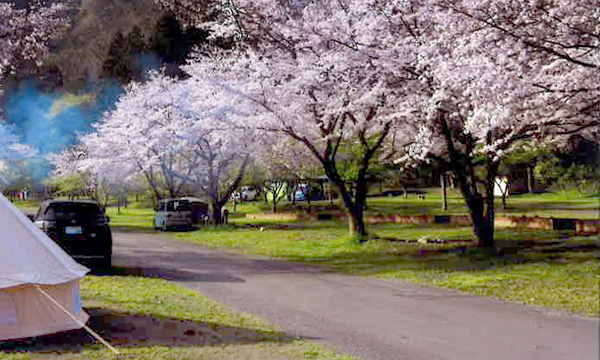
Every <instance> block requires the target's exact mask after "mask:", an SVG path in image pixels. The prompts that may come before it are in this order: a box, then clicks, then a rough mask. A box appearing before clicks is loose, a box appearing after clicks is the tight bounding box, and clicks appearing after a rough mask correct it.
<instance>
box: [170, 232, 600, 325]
mask: <svg viewBox="0 0 600 360" xmlns="http://www.w3.org/2000/svg"><path fill="white" fill-rule="evenodd" d="M371 229H372V230H373V231H374V232H375V233H377V234H378V235H380V236H385V237H393V238H396V239H402V240H407V241H410V240H412V241H415V240H418V239H423V240H424V239H442V240H462V241H464V242H462V243H461V242H459V243H458V244H438V243H426V244H422V243H419V242H407V243H402V242H392V241H387V240H372V241H369V242H367V243H366V244H363V245H356V244H354V243H353V242H352V241H350V240H348V238H347V236H346V228H345V226H344V224H343V223H339V222H316V221H315V222H305V223H302V224H296V225H290V224H287V225H286V224H284V225H282V224H278V225H271V226H269V225H263V231H260V229H259V228H257V227H248V226H228V227H222V228H205V229H202V230H197V231H194V232H187V233H178V234H174V236H175V237H176V238H177V239H179V240H181V241H186V242H192V243H195V244H199V245H205V246H212V247H226V248H232V249H235V250H236V251H239V252H242V253H254V254H262V255H267V256H272V257H276V258H280V259H286V260H293V261H302V262H305V263H309V264H313V265H317V266H322V267H324V268H326V269H330V270H331V271H342V272H346V273H349V274H356V275H367V276H376V277H383V278H392V279H402V280H408V281H417V282H423V283H427V284H431V285H435V286H441V287H447V288H451V289H456V290H461V291H466V292H469V293H472V294H478V295H485V296H493V297H496V298H499V299H504V300H509V301H514V302H520V303H525V304H532V305H539V306H548V307H552V308H555V309H560V310H565V311H569V312H573V313H579V314H586V315H591V316H598V315H600V308H599V301H598V299H600V294H599V283H598V281H599V275H598V271H599V270H600V262H599V261H598V259H597V258H594V254H593V253H592V252H572V251H567V252H564V253H562V254H558V258H556V255H541V254H529V253H520V254H519V253H517V254H513V255H510V256H507V257H506V258H505V259H500V260H498V259H492V260H490V259H489V258H485V257H484V256H482V255H481V254H478V253H477V252H476V251H473V250H467V249H466V244H467V241H469V240H470V239H471V238H472V232H471V229H470V228H446V227H443V226H431V225H430V226H417V225H402V224H393V225H377V226H372V227H371ZM559 236H560V235H559V234H558V233H557V232H553V231H535V230H511V229H505V230H499V231H498V232H497V239H498V240H500V241H505V242H510V241H516V240H530V239H537V240H552V239H555V238H557V237H559ZM593 240H594V238H593V237H577V238H572V239H569V240H568V243H579V244H591V243H593ZM457 247H464V248H465V249H464V250H462V251H456V249H457ZM453 249H454V251H453Z"/></svg>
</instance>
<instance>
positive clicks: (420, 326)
mask: <svg viewBox="0 0 600 360" xmlns="http://www.w3.org/2000/svg"><path fill="white" fill-rule="evenodd" d="M114 250H115V255H114V260H113V263H114V266H115V267H116V270H117V271H119V268H125V269H121V270H120V271H123V272H127V273H131V274H140V275H146V276H157V277H162V278H165V279H168V280H173V281H176V282H178V283H180V284H182V285H184V286H187V287H190V288H194V289H198V290H200V291H202V293H204V294H205V295H207V296H208V297H210V298H212V299H215V300H217V301H220V302H222V303H224V304H226V305H228V306H229V307H231V308H233V309H235V310H238V311H246V312H249V313H253V314H255V315H258V316H260V317H263V318H266V319H268V320H270V321H271V322H274V323H276V324H278V325H279V326H280V327H281V328H282V329H283V330H284V331H286V332H287V333H288V334H289V335H293V336H300V337H304V338H310V339H315V340H320V341H323V342H324V343H327V344H330V345H333V346H334V347H337V348H338V349H339V350H341V351H343V352H347V353H351V354H354V355H356V356H358V357H360V358H362V359H368V360H378V359H403V360H404V359H406V360H420V359H423V360H436V359H456V360H467V359H486V360H495V359H498V360H500V359H502V360H506V359H511V360H516V359H527V360H530V359H543V360H555V359H556V360H558V359H565V360H573V359H579V360H583V359H590V360H597V359H598V358H599V350H598V342H599V321H598V320H594V319H589V318H584V317H578V316H569V315H564V314H557V313H552V312H550V311H548V310H545V309H538V308H533V307H525V306H519V305H514V304H508V303H504V302H501V301H497V300H493V299H489V298H483V297H477V296H468V295H463V294H459V293H455V292H452V291H448V290H443V289H436V288H430V287H426V286H420V285H417V284H413V283H406V282H400V281H386V280H379V279H370V278H362V277H354V276H347V275H341V274H333V273H325V272H322V271H319V270H317V269H315V268H311V267H307V266H303V265H299V264H294V263H288V262H280V261H273V260H269V259H266V258H262V257H259V256H245V255H244V256H242V255H237V254H232V253H229V252H226V251H222V250H214V249H206V248H202V247H198V246H194V245H191V244H184V243H178V242H176V241H174V240H170V239H167V238H164V237H161V236H155V235H151V234H135V233H119V232H116V233H115V234H114Z"/></svg>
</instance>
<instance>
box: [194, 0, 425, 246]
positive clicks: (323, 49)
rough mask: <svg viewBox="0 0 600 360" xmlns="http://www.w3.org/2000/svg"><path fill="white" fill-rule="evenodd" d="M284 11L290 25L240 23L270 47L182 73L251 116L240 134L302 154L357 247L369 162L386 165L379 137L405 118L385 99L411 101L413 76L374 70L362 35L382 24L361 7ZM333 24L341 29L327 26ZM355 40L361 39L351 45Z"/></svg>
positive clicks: (373, 52)
mask: <svg viewBox="0 0 600 360" xmlns="http://www.w3.org/2000/svg"><path fill="white" fill-rule="evenodd" d="M261 4H263V3H261ZM255 5H257V6H258V4H255ZM263 5H265V6H267V5H266V4H263ZM274 9H275V10H277V6H275V8H274ZM285 10H290V11H292V13H291V14H290V13H288V15H289V16H290V17H287V18H286V17H283V18H282V17H279V18H277V16H276V15H277V14H273V18H268V17H263V18H260V19H261V24H260V25H259V27H260V28H256V26H255V24H257V22H252V21H247V22H246V23H245V25H247V28H245V31H246V34H255V33H256V34H258V33H260V31H261V29H262V28H266V29H268V33H267V34H263V35H264V36H265V37H268V36H270V39H272V41H265V42H264V43H258V42H251V43H252V44H253V46H250V47H247V48H245V49H243V54H242V55H237V56H236V54H235V53H225V54H224V55H223V54H217V55H214V54H213V55H212V56H210V55H209V56H205V55H204V54H202V55H199V56H198V57H197V58H196V59H194V60H195V61H193V62H191V64H190V65H189V66H188V67H187V68H186V71H187V72H188V73H189V74H191V75H192V76H193V77H195V78H207V77H208V78H211V79H213V81H214V82H216V83H219V84H220V85H221V86H222V88H224V89H228V90H229V91H230V93H231V94H232V96H236V98H237V100H238V103H237V106H239V107H243V108H246V109H250V110H249V115H246V116H244V117H243V118H242V121H245V123H246V124H249V125H248V126H254V127H257V128H259V129H262V130H266V131H270V132H276V133H280V134H283V135H286V136H288V137H289V138H292V139H294V140H296V141H298V142H299V143H301V144H302V145H303V146H305V147H306V149H307V150H308V151H309V152H310V153H311V154H312V156H314V157H315V159H317V160H318V161H319V163H320V164H321V166H322V168H323V170H324V173H325V174H326V175H327V176H328V178H329V179H330V180H331V181H332V182H333V183H334V184H335V185H336V186H337V187H338V188H339V191H340V193H341V197H342V199H343V201H344V205H345V207H346V209H347V213H348V218H349V230H350V232H351V233H352V234H353V235H356V236H358V238H359V239H360V240H364V239H366V236H367V231H366V227H365V223H364V209H365V203H366V194H367V181H366V180H367V177H368V173H369V168H370V166H371V164H372V161H373V159H374V158H375V157H379V156H385V152H386V150H387V149H386V145H387V144H388V143H387V142H386V139H387V138H388V135H389V134H390V133H391V132H392V131H396V130H397V129H398V128H399V127H400V124H401V123H402V121H401V120H402V119H403V118H406V117H409V116H411V115H410V112H405V108H404V107H399V106H398V105H401V104H400V103H398V102H395V101H392V99H395V98H399V97H406V98H410V97H411V93H414V92H412V91H411V90H410V89H409V87H408V86H406V85H407V82H408V81H409V80H412V79H411V76H412V75H411V74H409V73H405V74H400V72H399V71H398V67H402V66H403V65H402V64H401V63H399V62H396V63H395V65H394V68H393V69H392V68H390V67H388V66H386V65H385V63H386V62H387V60H386V59H383V58H382V59H381V60H382V61H381V62H380V61H379V59H378V56H379V55H378V49H379V45H377V44H376V43H377V42H378V41H379V39H378V38H376V37H375V36H373V34H372V33H369V32H368V31H363V30H370V31H373V32H377V30H376V29H369V27H376V26H378V25H377V24H381V23H382V21H383V20H385V17H384V16H383V15H381V14H377V13H375V12H374V11H371V10H370V9H369V7H368V6H365V5H364V4H358V3H357V4H356V7H344V6H342V5H341V3H338V2H335V3H333V2H332V3H330V4H329V3H328V4H322V3H319V4H316V3H315V4H311V5H307V6H305V7H304V8H302V9H299V10H301V12H299V13H296V11H298V9H295V8H291V9H289V8H285V7H284V8H282V11H285ZM262 14H263V13H261V15H262ZM269 15H271V14H269ZM332 16H333V18H336V16H337V17H338V18H340V19H342V20H340V21H330V19H331V17H332ZM257 21H258V20H257ZM363 26H367V28H365V29H363V28H362V27H363ZM360 34H363V35H366V36H365V37H364V38H360V39H358V38H356V36H361V35H360ZM355 35H356V36H355ZM363 43H364V44H363ZM236 50H237V49H236ZM347 143H356V144H358V147H359V149H358V151H357V152H356V156H358V159H357V162H358V163H359V169H358V171H357V172H356V176H355V178H354V179H352V180H351V181H347V179H345V178H344V176H343V174H342V173H341V172H340V171H341V169H340V167H339V156H340V154H339V152H338V150H339V149H340V147H341V146H342V145H344V144H347Z"/></svg>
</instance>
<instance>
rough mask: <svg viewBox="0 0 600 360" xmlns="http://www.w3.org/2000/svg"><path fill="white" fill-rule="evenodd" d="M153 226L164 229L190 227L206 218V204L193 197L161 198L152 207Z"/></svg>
mask: <svg viewBox="0 0 600 360" xmlns="http://www.w3.org/2000/svg"><path fill="white" fill-rule="evenodd" d="M154 210H155V213H154V228H155V229H161V230H163V231H166V230H168V229H171V228H175V227H185V228H190V227H192V226H193V225H194V223H199V222H203V221H205V220H206V218H207V214H208V204H206V203H204V202H202V201H200V200H199V199H195V198H181V199H163V200H160V201H159V202H158V204H157V206H156V208H155V209H154Z"/></svg>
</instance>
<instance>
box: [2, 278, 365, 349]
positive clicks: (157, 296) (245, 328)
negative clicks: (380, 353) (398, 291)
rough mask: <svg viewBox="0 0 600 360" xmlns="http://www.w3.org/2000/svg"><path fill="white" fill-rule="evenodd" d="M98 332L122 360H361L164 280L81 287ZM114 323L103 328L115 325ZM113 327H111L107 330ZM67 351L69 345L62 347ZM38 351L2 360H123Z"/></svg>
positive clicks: (91, 345) (91, 281)
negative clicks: (338, 352)
mask: <svg viewBox="0 0 600 360" xmlns="http://www.w3.org/2000/svg"><path fill="white" fill-rule="evenodd" d="M81 291H82V297H83V304H84V307H86V308H87V309H89V310H90V312H91V313H92V314H96V315H95V317H92V321H91V324H92V326H93V327H96V328H97V329H98V331H99V332H100V333H102V334H103V335H104V336H106V337H108V338H110V337H112V344H113V345H114V346H116V347H117V349H118V350H119V351H120V352H121V353H122V355H120V356H119V357H118V358H119V359H152V360H154V359H156V360H159V359H178V360H179V359H210V360H213V359H214V360H217V359H225V360H227V359H231V360H233V359H265V360H296V359H298V360H300V359H324V360H353V359H354V360H356V359H355V358H354V357H351V356H349V355H338V354H335V353H334V352H332V351H330V350H327V349H325V348H324V347H323V346H322V345H320V344H317V343H315V342H309V341H305V340H302V339H295V338H291V337H289V336H287V335H286V334H284V333H281V332H279V331H278V330H277V329H276V328H275V327H274V325H271V324H268V323H266V322H264V321H262V320H260V319H258V318H256V317H254V316H252V315H249V314H239V313H235V312H233V311H231V310H229V309H227V308H225V307H224V306H222V305H220V304H219V303H216V302H214V301H212V300H209V299H208V298H206V297H205V296H203V295H201V294H200V293H198V292H196V291H193V290H190V289H187V288H184V287H181V286H179V285H176V284H173V283H170V282H168V281H166V280H162V279H153V278H142V277H135V276H86V277H85V278H84V279H83V280H82V282H81ZM107 316H108V318H107V319H108V320H102V317H107ZM103 321H106V323H103ZM59 344H61V343H59ZM58 346H59V348H58V349H56V348H55V347H56V345H55V347H48V348H47V349H45V347H44V345H42V346H38V347H33V346H32V347H31V348H30V349H29V350H30V351H26V352H22V351H20V352H10V351H9V352H6V350H5V351H4V352H0V358H1V359H9V360H17V359H19V360H20V359H38V358H43V359H111V360H112V359H115V358H117V357H115V355H114V354H112V353H111V352H110V351H109V350H108V349H106V348H104V347H103V346H102V345H100V344H98V343H97V342H90V341H87V343H86V345H85V346H84V347H83V349H82V351H81V350H78V351H73V350H69V346H67V345H65V346H66V347H64V349H61V345H58Z"/></svg>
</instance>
